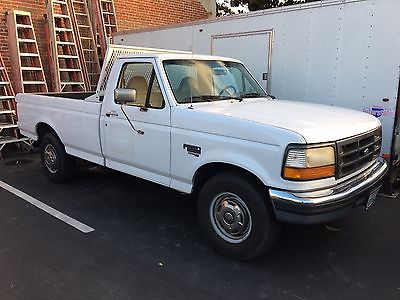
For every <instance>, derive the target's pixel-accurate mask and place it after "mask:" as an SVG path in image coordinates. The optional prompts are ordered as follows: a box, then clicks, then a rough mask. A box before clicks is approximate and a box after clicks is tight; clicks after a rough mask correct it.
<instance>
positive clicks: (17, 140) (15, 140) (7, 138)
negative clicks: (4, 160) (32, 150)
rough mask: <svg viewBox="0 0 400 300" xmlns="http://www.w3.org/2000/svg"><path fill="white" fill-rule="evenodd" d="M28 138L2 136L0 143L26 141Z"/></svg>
mask: <svg viewBox="0 0 400 300" xmlns="http://www.w3.org/2000/svg"><path fill="white" fill-rule="evenodd" d="M29 140H30V139H29V138H16V137H14V136H3V137H0V145H1V144H3V145H4V144H12V143H20V142H26V141H29Z"/></svg>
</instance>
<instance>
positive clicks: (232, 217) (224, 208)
mask: <svg viewBox="0 0 400 300" xmlns="http://www.w3.org/2000/svg"><path fill="white" fill-rule="evenodd" d="M209 214H210V220H211V224H212V226H213V229H214V231H215V232H216V233H217V234H218V235H219V236H220V237H221V238H222V239H224V240H225V241H227V242H229V243H232V244H239V243H242V242H243V241H245V240H246V239H247V238H248V237H249V235H250V232H251V228H252V223H253V222H252V218H251V214H250V211H249V209H248V207H247V205H246V203H245V202H244V201H243V200H242V199H241V198H240V197H239V196H238V195H236V194H234V193H230V192H223V193H220V194H218V195H217V196H215V197H214V198H213V200H212V202H211V205H210V211H209Z"/></svg>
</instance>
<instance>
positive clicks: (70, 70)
mask: <svg viewBox="0 0 400 300" xmlns="http://www.w3.org/2000/svg"><path fill="white" fill-rule="evenodd" d="M59 71H60V72H81V71H82V70H81V69H59Z"/></svg>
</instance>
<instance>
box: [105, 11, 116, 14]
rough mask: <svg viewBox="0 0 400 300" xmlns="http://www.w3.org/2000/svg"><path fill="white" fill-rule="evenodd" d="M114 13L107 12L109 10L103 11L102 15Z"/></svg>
mask: <svg viewBox="0 0 400 300" xmlns="http://www.w3.org/2000/svg"><path fill="white" fill-rule="evenodd" d="M113 14H114V13H112V12H109V11H103V15H113Z"/></svg>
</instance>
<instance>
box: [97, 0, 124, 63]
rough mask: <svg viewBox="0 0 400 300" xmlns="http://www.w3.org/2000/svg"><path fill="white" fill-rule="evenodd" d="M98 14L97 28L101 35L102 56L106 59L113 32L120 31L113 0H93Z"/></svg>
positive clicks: (99, 35)
mask: <svg viewBox="0 0 400 300" xmlns="http://www.w3.org/2000/svg"><path fill="white" fill-rule="evenodd" d="M92 1H93V4H92V5H93V8H94V10H95V15H96V25H97V26H96V29H97V34H98V37H99V44H100V50H101V58H102V59H104V57H105V55H106V52H107V46H108V44H110V40H111V38H112V34H113V33H115V32H117V31H118V26H117V18H116V15H115V6H114V2H113V0H92Z"/></svg>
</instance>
